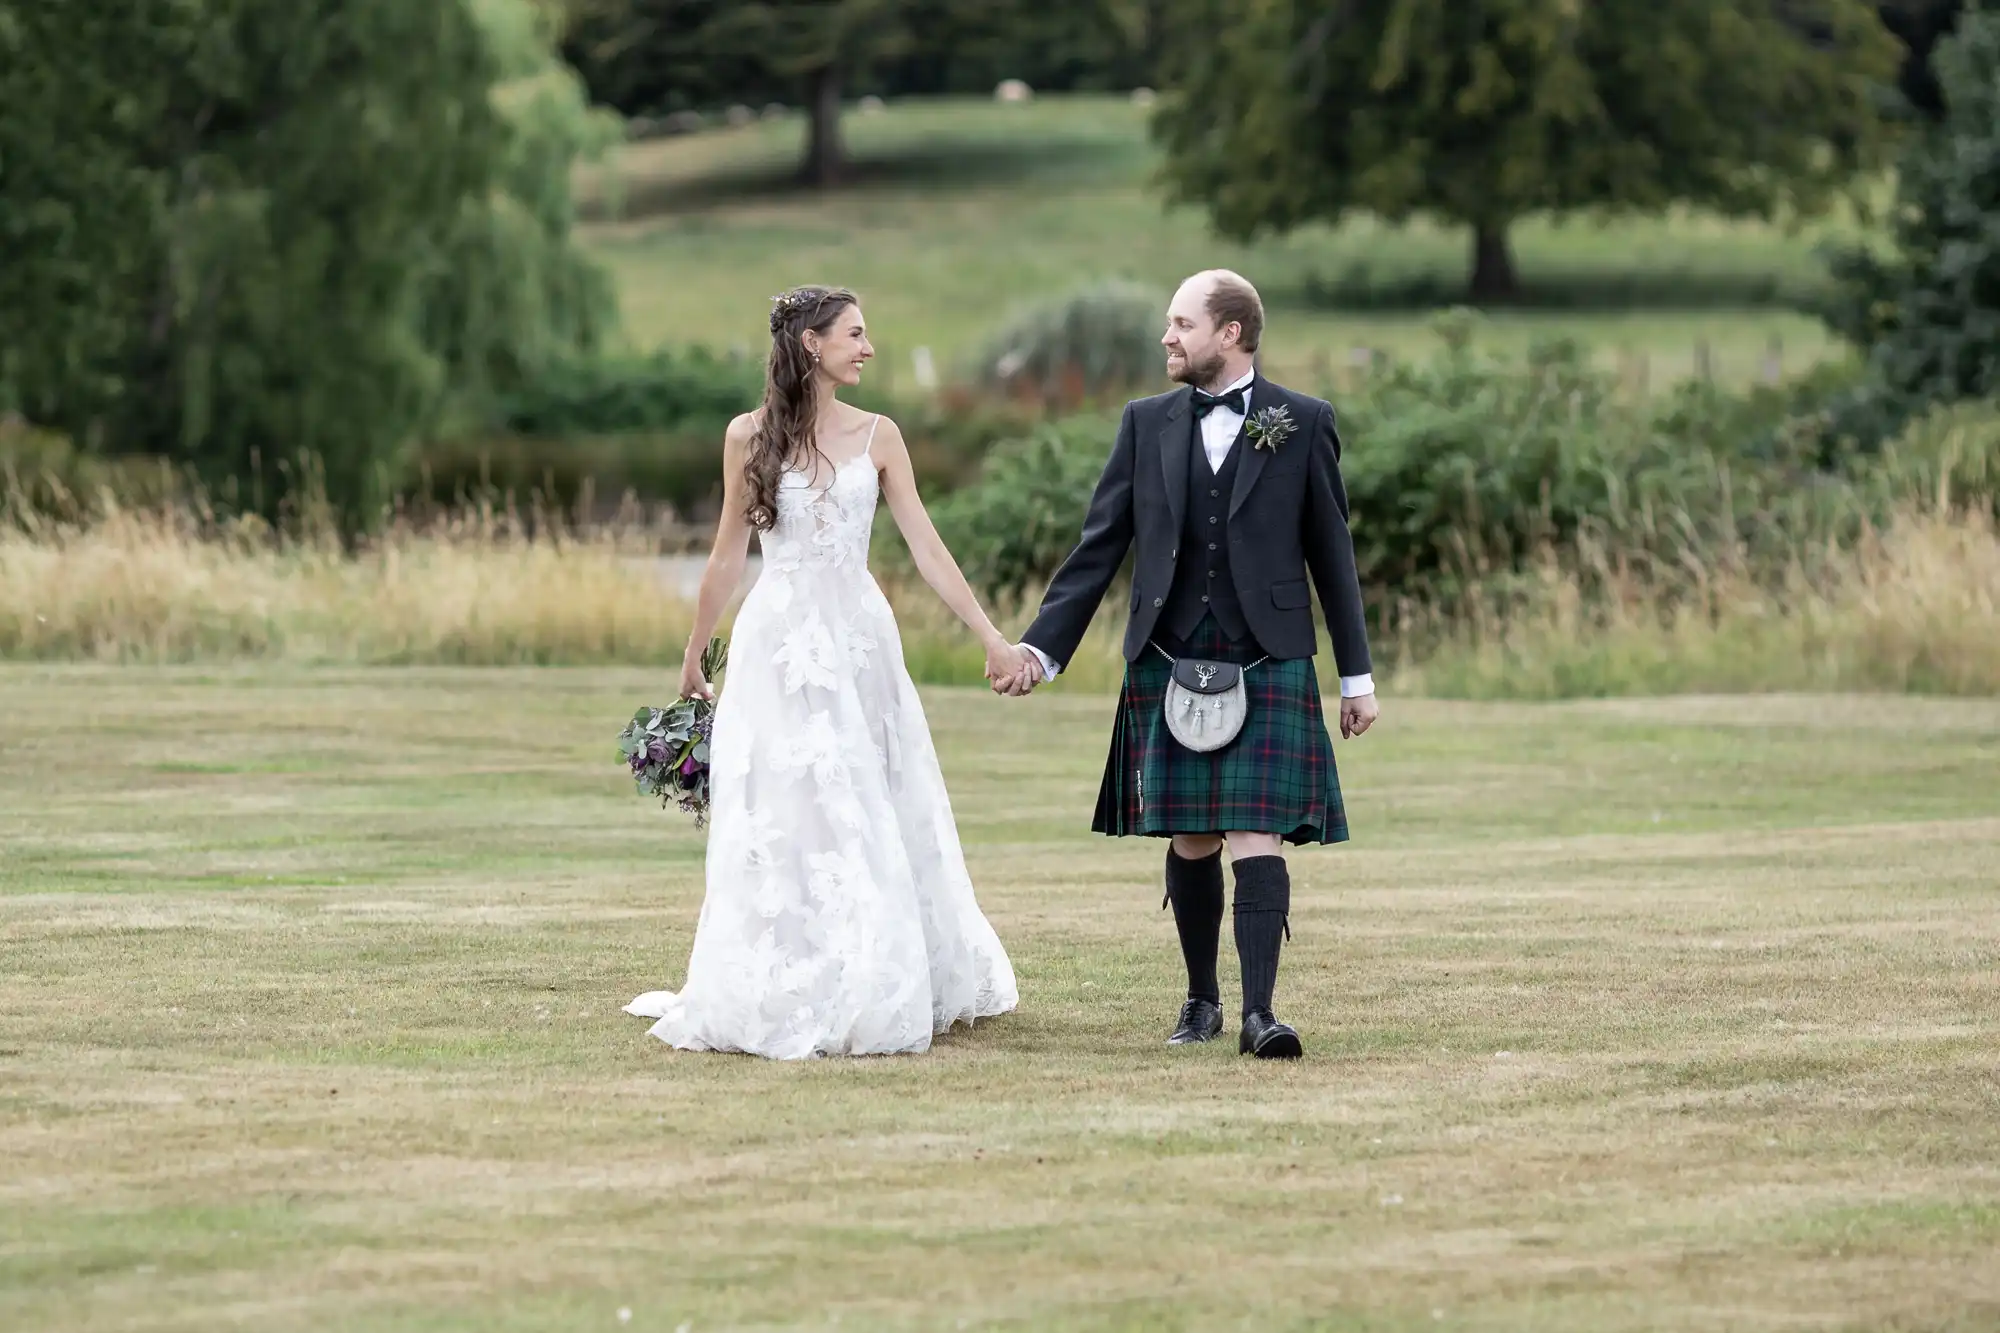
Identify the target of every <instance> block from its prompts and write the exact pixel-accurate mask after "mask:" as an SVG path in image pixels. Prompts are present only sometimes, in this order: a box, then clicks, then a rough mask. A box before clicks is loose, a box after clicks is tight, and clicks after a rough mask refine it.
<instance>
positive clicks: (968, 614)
mask: <svg viewBox="0 0 2000 1333" xmlns="http://www.w3.org/2000/svg"><path fill="white" fill-rule="evenodd" d="M873 453H874V455H875V461H876V465H877V467H878V469H879V470H880V472H881V474H882V496H883V498H884V499H886V500H887V501H888V502H889V513H890V514H891V515H893V516H894V517H895V520H896V527H897V529H898V530H900V531H901V532H902V534H903V541H904V542H905V543H907V544H908V545H909V548H910V555H911V557H912V558H913V559H914V560H915V561H916V565H917V573H919V574H921V575H922V576H923V580H924V582H925V583H927V584H929V585H930V588H931V591H932V592H934V593H936V594H937V595H938V598H939V600H941V601H942V602H943V603H944V604H945V605H946V606H948V607H950V608H951V611H952V614H953V615H955V616H957V617H958V618H959V619H960V620H962V621H964V622H965V626H966V628H967V629H970V630H971V631H972V632H973V633H974V634H975V635H977V636H978V638H979V643H980V646H981V647H983V648H984V649H985V650H986V676H987V679H989V680H999V679H1004V678H1009V677H1012V676H1015V675H1017V674H1019V672H1020V670H1021V655H1020V650H1019V649H1017V648H1015V647H1014V645H1013V644H1011V643H1009V642H1008V641H1007V637H1006V636H1005V635H1003V634H1002V633H1001V632H1000V631H999V629H998V628H997V627H996V626H995V625H994V624H993V621H992V620H991V619H990V618H989V617H988V616H987V614H986V611H985V609H984V608H982V607H981V606H980V605H979V598H977V597H976V596H974V595H973V592H972V585H971V584H969V583H967V582H966V581H965V574H964V573H963V572H962V571H961V570H960V569H959V567H958V561H956V560H954V559H952V556H951V552H950V550H948V549H947V548H946V547H945V544H944V539H943V538H942V537H940V536H938V532H937V528H936V527H935V526H934V525H933V524H932V523H931V516H930V514H929V512H928V511H926V510H925V509H924V502H923V498H922V497H921V496H919V495H918V494H917V476H916V470H915V469H914V468H912V467H911V466H910V450H909V446H908V445H906V444H905V443H904V442H903V432H902V431H900V430H898V429H897V428H896V423H895V422H893V421H891V420H889V418H887V417H883V418H882V421H881V424H880V425H878V426H877V427H876V428H875V444H874V447H873Z"/></svg>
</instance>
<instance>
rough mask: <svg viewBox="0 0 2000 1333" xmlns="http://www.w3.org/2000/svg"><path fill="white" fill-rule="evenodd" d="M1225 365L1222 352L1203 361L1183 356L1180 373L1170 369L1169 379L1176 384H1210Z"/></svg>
mask: <svg viewBox="0 0 2000 1333" xmlns="http://www.w3.org/2000/svg"><path fill="white" fill-rule="evenodd" d="M1225 364H1227V362H1226V361H1225V359H1224V357H1223V355H1222V353H1220V352H1215V353H1213V354H1211V355H1210V356H1208V357H1207V358H1206V359H1204V360H1201V361H1197V360H1195V359H1194V358H1193V357H1191V356H1183V357H1182V358H1181V368H1180V369H1179V370H1178V371H1176V370H1174V369H1173V368H1172V367H1168V369H1167V378H1168V379H1170V380H1173V381H1174V382H1175V383H1176V384H1193V385H1202V384H1208V383H1212V382H1213V381H1214V379H1215V377H1216V376H1218V375H1220V374H1221V373H1222V368H1223V366H1224V365H1225Z"/></svg>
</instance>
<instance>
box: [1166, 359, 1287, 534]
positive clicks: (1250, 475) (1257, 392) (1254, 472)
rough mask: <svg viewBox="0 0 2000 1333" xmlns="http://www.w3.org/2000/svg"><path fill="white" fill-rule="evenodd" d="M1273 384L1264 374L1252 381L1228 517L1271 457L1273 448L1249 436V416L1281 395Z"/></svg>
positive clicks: (1238, 507)
mask: <svg viewBox="0 0 2000 1333" xmlns="http://www.w3.org/2000/svg"><path fill="white" fill-rule="evenodd" d="M1272 387H1273V386H1272V384H1271V382H1270V381H1269V380H1267V379H1265V378H1264V377H1263V376H1262V375H1259V376H1258V377H1257V378H1256V379H1254V380H1251V381H1250V415H1249V416H1246V417H1244V418H1243V430H1242V432H1241V433H1239V434H1238V435H1237V437H1236V448H1237V449H1239V450H1241V451H1242V457H1240V458H1238V459H1237V460H1236V485H1235V487H1234V488H1233V489H1232V490H1231V491H1230V492H1229V517H1230V518H1232V519H1233V518H1235V517H1236V511H1237V510H1239V509H1241V508H1242V507H1243V501H1244V500H1245V499H1247V498H1248V497H1249V495H1250V488H1251V487H1252V486H1255V485H1256V484H1257V476H1258V474H1259V473H1261V472H1263V470H1264V464H1265V463H1267V462H1269V461H1270V457H1271V451H1270V450H1269V449H1259V448H1257V447H1256V446H1255V444H1254V443H1253V442H1252V441H1251V439H1250V419H1251V417H1254V416H1256V415H1257V413H1259V412H1260V411H1262V410H1263V409H1264V408H1267V407H1270V406H1272V405H1273V404H1274V403H1276V402H1277V397H1278V396H1277V394H1275V393H1273V392H1272ZM1183 470H1185V468H1183Z"/></svg>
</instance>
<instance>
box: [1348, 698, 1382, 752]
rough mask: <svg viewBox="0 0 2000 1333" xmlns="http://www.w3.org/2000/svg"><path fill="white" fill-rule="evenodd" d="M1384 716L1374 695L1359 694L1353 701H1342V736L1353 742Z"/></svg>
mask: <svg viewBox="0 0 2000 1333" xmlns="http://www.w3.org/2000/svg"><path fill="white" fill-rule="evenodd" d="M1380 716H1382V706H1381V705H1380V704H1378V703H1376V702H1375V696H1374V695H1372V694H1357V695H1355V696H1354V697H1353V698H1352V699H1342V700H1341V701H1340V735H1341V738H1342V739H1343V740H1350V741H1351V740H1353V739H1354V738H1355V737H1356V736H1359V735H1360V734H1361V733H1362V732H1364V731H1366V730H1368V728H1370V727H1372V726H1374V725H1375V719H1376V718H1378V717H1380Z"/></svg>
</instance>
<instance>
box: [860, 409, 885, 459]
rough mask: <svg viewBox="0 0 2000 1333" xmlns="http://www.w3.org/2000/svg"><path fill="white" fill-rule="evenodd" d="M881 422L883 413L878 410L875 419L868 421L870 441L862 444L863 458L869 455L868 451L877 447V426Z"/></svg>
mask: <svg viewBox="0 0 2000 1333" xmlns="http://www.w3.org/2000/svg"><path fill="white" fill-rule="evenodd" d="M881 424H882V414H881V413H880V412H877V413H876V414H875V419H874V420H873V421H871V422H869V423H868V443H866V444H864V445H862V446H861V456H862V457H863V458H866V457H868V451H869V450H870V449H873V448H874V447H875V428H876V427H877V426H879V425H881Z"/></svg>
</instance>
